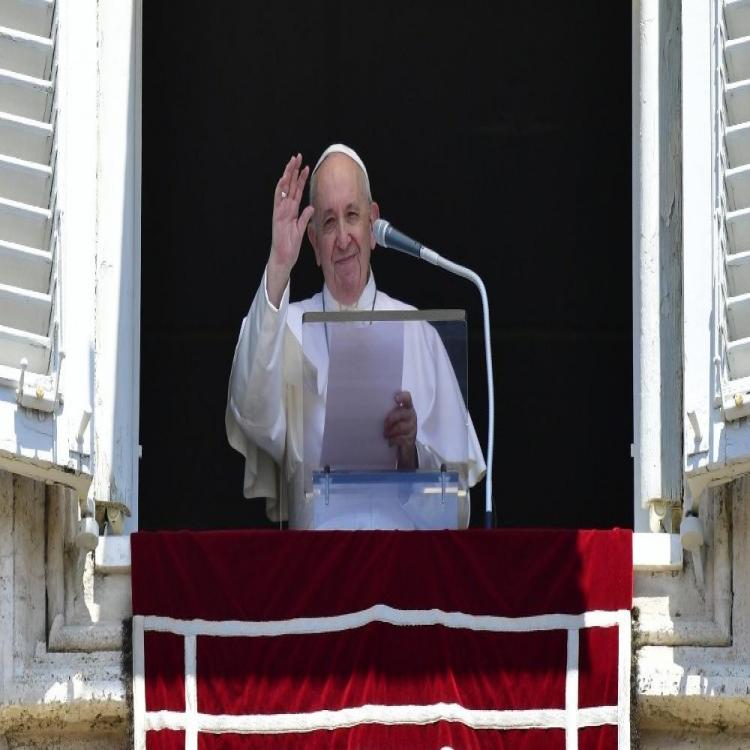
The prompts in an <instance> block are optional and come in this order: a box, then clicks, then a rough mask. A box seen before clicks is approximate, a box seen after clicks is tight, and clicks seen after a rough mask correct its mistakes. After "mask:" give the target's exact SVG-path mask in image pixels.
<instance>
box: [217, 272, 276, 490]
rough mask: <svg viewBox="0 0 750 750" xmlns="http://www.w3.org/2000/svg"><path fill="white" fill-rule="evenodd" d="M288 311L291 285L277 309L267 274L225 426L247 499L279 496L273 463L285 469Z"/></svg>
mask: <svg viewBox="0 0 750 750" xmlns="http://www.w3.org/2000/svg"><path fill="white" fill-rule="evenodd" d="M288 308H289V285H288V284H287V287H286V289H285V290H284V294H283V296H282V299H281V303H280V305H279V308H278V309H276V308H275V307H274V306H273V305H272V304H271V302H270V301H269V299H268V295H267V292H266V275H265V273H264V274H263V281H262V282H261V285H260V287H259V288H258V291H257V293H256V295H255V299H254V300H253V303H252V305H251V307H250V311H249V312H248V314H247V317H246V318H245V319H244V320H243V322H242V328H241V330H240V336H239V340H238V341H237V347H236V349H235V352H234V360H233V362H232V373H231V375H230V378H229V393H228V397H227V409H226V415H225V424H226V430H227V438H228V440H229V443H230V445H231V446H232V447H233V448H235V449H236V450H237V451H239V452H240V453H242V454H243V455H244V456H245V460H246V465H245V482H244V491H245V492H244V494H245V496H246V497H258V496H266V497H272V496H277V495H278V487H277V482H276V477H275V473H276V472H275V471H274V467H273V466H272V465H269V464H270V462H269V459H271V460H272V461H273V462H274V463H275V464H276V465H277V466H279V465H281V463H282V460H283V456H284V448H285V443H286V413H285V407H284V372H283V366H284V356H283V354H284V347H283V342H284V334H285V328H286V318H287V311H288ZM269 471H271V472H272V473H273V476H269Z"/></svg>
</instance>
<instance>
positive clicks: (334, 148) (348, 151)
mask: <svg viewBox="0 0 750 750" xmlns="http://www.w3.org/2000/svg"><path fill="white" fill-rule="evenodd" d="M331 154H344V155H345V156H348V157H349V158H350V159H351V160H352V161H353V162H354V163H355V164H356V165H357V166H358V167H359V168H360V169H361V170H362V174H363V175H364V178H365V195H366V196H367V200H369V201H371V200H372V192H371V191H370V177H369V176H368V174H367V169H366V168H365V163H364V162H363V161H362V159H360V158H359V154H358V153H357V152H356V151H355V150H354V149H353V148H349V146H345V145H344V144H343V143H334V144H333V145H331V146H329V147H328V148H327V149H326V150H325V151H324V152H323V153H322V154H321V155H320V159H318V161H317V164H316V165H315V168H314V169H313V171H312V172H311V173H310V200H312V194H313V177H314V176H315V173H316V172H317V171H318V168H319V167H320V165H321V164H322V163H323V162H324V161H325V160H326V159H327V158H328V157H329V156H330V155H331Z"/></svg>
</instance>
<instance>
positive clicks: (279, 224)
mask: <svg viewBox="0 0 750 750" xmlns="http://www.w3.org/2000/svg"><path fill="white" fill-rule="evenodd" d="M301 166H302V154H297V156H293V157H292V158H291V159H290V160H289V162H288V163H287V165H286V167H285V169H284V174H282V175H281V179H280V180H279V181H278V182H277V183H276V190H275V192H274V196H273V218H272V221H271V254H270V255H269V258H268V266H267V268H266V290H267V292H268V298H269V299H270V300H271V302H272V303H273V305H274V306H275V307H278V306H279V304H281V297H282V295H283V294H284V289H286V285H287V282H288V281H289V275H290V274H291V272H292V268H294V264H295V263H296V262H297V258H299V251H300V247H301V246H302V238H303V237H304V236H305V230H306V229H307V224H308V222H309V221H310V217H311V216H312V215H313V207H312V206H307V207H306V208H305V209H304V211H302V213H301V214H300V213H299V206H300V201H301V200H302V196H303V195H304V191H305V183H306V182H307V176H308V175H309V173H310V167H305V168H304V169H302V170H301V171H300V167H301Z"/></svg>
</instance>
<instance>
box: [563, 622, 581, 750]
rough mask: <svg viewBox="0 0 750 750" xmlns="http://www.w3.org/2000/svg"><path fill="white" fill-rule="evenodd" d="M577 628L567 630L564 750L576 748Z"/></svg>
mask: <svg viewBox="0 0 750 750" xmlns="http://www.w3.org/2000/svg"><path fill="white" fill-rule="evenodd" d="M579 633H580V631H579V630H569V631H568V659H567V666H566V668H565V750H578V649H579V643H580V637H579Z"/></svg>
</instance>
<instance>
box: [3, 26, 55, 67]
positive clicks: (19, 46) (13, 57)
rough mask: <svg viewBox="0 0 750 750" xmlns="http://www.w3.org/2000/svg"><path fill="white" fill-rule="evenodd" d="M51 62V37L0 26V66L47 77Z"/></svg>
mask: <svg viewBox="0 0 750 750" xmlns="http://www.w3.org/2000/svg"><path fill="white" fill-rule="evenodd" d="M51 62H52V40H51V39H49V38H48V37H43V36H35V35H33V34H27V33H26V32H24V31H17V30H16V29H9V28H6V27H4V26H0V68H5V69H7V70H12V71H13V72H15V73H23V74H24V75H27V76H33V77H34V78H47V77H48V76H49V71H50V65H51Z"/></svg>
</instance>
